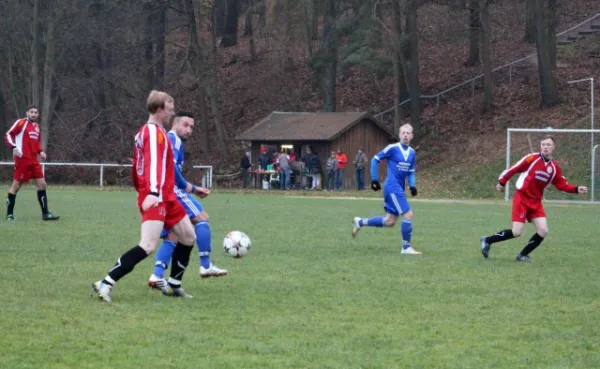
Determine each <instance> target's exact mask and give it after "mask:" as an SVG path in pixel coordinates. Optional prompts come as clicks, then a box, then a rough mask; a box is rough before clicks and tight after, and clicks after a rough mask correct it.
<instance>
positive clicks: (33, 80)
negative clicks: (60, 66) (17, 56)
mask: <svg viewBox="0 0 600 369" xmlns="http://www.w3.org/2000/svg"><path fill="white" fill-rule="evenodd" d="M40 1H41V0H33V12H32V16H33V19H32V20H31V45H30V48H31V54H30V56H31V64H30V67H31V72H30V74H29V81H30V82H29V83H30V88H29V94H30V97H31V103H32V104H35V105H37V106H39V105H40V103H41V101H42V100H41V97H40V93H41V91H42V87H41V86H42V80H41V78H42V76H41V73H40V59H41V58H40V54H41V52H42V45H41V41H40V34H41V21H40Z"/></svg>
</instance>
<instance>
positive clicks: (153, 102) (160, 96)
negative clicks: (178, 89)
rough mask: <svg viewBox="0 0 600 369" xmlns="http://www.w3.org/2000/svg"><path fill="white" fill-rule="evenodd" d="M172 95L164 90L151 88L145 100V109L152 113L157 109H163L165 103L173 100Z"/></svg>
mask: <svg viewBox="0 0 600 369" xmlns="http://www.w3.org/2000/svg"><path fill="white" fill-rule="evenodd" d="M173 101H174V100H173V97H171V95H169V94H168V93H166V92H163V91H157V90H152V91H150V95H148V100H147V101H146V109H148V113H150V114H154V113H156V112H157V111H158V109H164V108H165V104H166V103H169V102H171V103H172V102H173Z"/></svg>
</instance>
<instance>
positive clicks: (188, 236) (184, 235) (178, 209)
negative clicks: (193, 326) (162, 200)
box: [163, 201, 196, 297]
mask: <svg viewBox="0 0 600 369" xmlns="http://www.w3.org/2000/svg"><path fill="white" fill-rule="evenodd" d="M167 204H168V205H167V207H168V208H167V216H166V219H165V228H167V229H172V230H173V232H174V233H175V235H176V236H177V240H178V241H177V245H175V249H174V250H173V256H172V261H171V273H170V275H169V279H168V280H167V285H166V286H165V288H164V289H163V294H165V295H167V296H175V297H192V296H191V295H189V294H187V293H186V292H185V291H184V290H183V288H182V286H181V282H182V281H183V275H184V273H185V270H186V268H187V266H188V264H189V262H190V253H191V252H192V248H193V247H194V243H195V242H196V234H195V232H194V226H193V225H192V222H191V221H190V218H189V217H188V215H187V213H186V211H185V209H184V208H183V206H182V205H181V204H180V203H179V201H172V202H169V203H167Z"/></svg>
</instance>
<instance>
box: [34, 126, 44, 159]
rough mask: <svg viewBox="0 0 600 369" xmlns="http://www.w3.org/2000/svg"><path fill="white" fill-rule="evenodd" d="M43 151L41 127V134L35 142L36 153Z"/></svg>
mask: <svg viewBox="0 0 600 369" xmlns="http://www.w3.org/2000/svg"><path fill="white" fill-rule="evenodd" d="M42 151H43V149H42V130H41V129H40V134H39V136H38V139H37V141H36V142H35V153H36V154H39V153H41V152H42Z"/></svg>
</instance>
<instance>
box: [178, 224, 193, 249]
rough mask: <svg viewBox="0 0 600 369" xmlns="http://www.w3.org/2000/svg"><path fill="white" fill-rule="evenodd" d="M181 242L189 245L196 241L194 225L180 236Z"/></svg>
mask: <svg viewBox="0 0 600 369" xmlns="http://www.w3.org/2000/svg"><path fill="white" fill-rule="evenodd" d="M179 242H181V243H182V244H184V245H188V246H191V245H194V244H195V243H196V232H194V227H190V228H189V229H187V228H186V229H185V230H184V231H183V234H182V235H181V236H180V237H179Z"/></svg>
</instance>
